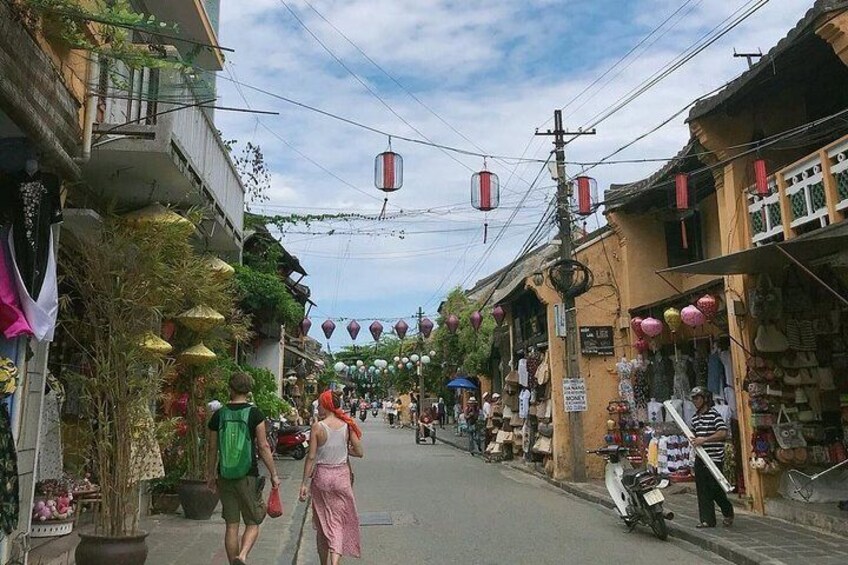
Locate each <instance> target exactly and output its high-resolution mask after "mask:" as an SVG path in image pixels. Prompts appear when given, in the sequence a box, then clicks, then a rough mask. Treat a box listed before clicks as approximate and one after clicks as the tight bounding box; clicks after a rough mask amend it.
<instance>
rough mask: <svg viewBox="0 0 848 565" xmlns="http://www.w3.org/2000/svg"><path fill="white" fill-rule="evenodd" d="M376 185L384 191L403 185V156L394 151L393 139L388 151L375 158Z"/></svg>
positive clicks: (397, 188) (391, 190)
mask: <svg viewBox="0 0 848 565" xmlns="http://www.w3.org/2000/svg"><path fill="white" fill-rule="evenodd" d="M374 186H376V187H377V188H379V189H380V190H382V191H383V192H394V191H396V190H399V189H400V187H402V186H403V157H401V156H400V155H398V154H397V153H395V152H394V151H392V143H391V141H389V149H388V151H384V152H383V153H380V154H379V155H377V158H376V159H374Z"/></svg>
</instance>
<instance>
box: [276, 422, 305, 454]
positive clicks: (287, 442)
mask: <svg viewBox="0 0 848 565" xmlns="http://www.w3.org/2000/svg"><path fill="white" fill-rule="evenodd" d="M278 424H279V427H278V429H277V443H276V448H275V449H274V451H275V452H276V453H277V455H291V456H292V457H294V458H295V459H297V460H300V459H303V458H304V457H306V452H307V450H308V449H309V426H290V425H288V424H287V423H285V422H281V423H278Z"/></svg>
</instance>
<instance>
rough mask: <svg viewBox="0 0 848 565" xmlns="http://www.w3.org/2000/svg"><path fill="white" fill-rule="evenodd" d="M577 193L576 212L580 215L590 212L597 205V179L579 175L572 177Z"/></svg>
mask: <svg viewBox="0 0 848 565" xmlns="http://www.w3.org/2000/svg"><path fill="white" fill-rule="evenodd" d="M573 186H574V187H575V188H576V190H575V193H576V195H577V213H578V214H580V215H581V216H588V215H590V214H592V212H593V211H594V208H595V207H596V206H597V205H598V181H596V180H595V179H593V178H591V177H587V176H579V177H577V178H575V179H574V185H573Z"/></svg>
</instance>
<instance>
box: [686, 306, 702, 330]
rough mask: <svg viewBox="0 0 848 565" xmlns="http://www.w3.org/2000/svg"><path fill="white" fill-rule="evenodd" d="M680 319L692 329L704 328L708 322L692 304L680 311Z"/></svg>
mask: <svg viewBox="0 0 848 565" xmlns="http://www.w3.org/2000/svg"><path fill="white" fill-rule="evenodd" d="M680 317H681V318H682V319H683V323H684V324H686V325H687V326H689V327H690V328H697V327H698V326H703V325H704V323H705V322H706V321H707V318H706V316H704V313H703V312H701V311H700V310H698V307H697V306H692V305H691V304H690V305H689V306H687V307H686V308H684V309H683V310H681V311H680Z"/></svg>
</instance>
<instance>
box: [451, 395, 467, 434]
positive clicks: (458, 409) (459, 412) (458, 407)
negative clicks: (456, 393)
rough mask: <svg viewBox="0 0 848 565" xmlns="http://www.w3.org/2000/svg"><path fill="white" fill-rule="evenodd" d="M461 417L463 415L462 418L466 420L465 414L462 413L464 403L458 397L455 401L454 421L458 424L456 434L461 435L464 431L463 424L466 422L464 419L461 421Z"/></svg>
mask: <svg viewBox="0 0 848 565" xmlns="http://www.w3.org/2000/svg"><path fill="white" fill-rule="evenodd" d="M460 417H462V419H463V420H465V416H464V415H463V413H462V405H461V404H460V403H459V402H458V401H457V400H456V399H454V403H453V423H454V424H455V425H456V435H460V436H461V435H462V432H463V428H462V426H463V424H465V422H464V421H463V422H460V421H459V419H460Z"/></svg>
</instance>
